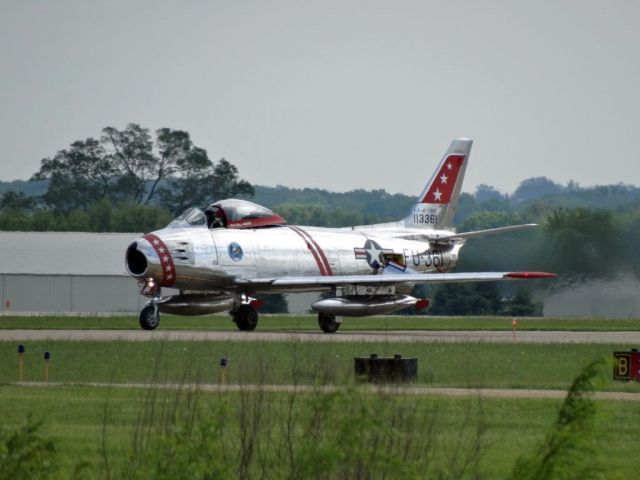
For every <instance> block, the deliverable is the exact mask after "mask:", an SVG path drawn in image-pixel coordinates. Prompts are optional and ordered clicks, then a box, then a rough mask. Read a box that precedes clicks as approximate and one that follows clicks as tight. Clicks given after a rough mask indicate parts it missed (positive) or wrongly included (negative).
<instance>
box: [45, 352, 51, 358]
mask: <svg viewBox="0 0 640 480" xmlns="http://www.w3.org/2000/svg"><path fill="white" fill-rule="evenodd" d="M50 358H51V354H50V353H49V352H44V359H45V360H49V359H50Z"/></svg>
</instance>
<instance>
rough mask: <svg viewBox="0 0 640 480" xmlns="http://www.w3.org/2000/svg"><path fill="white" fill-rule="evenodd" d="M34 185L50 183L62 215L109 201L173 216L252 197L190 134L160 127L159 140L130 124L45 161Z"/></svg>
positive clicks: (231, 169)
mask: <svg viewBox="0 0 640 480" xmlns="http://www.w3.org/2000/svg"><path fill="white" fill-rule="evenodd" d="M32 180H48V182H49V183H48V188H47V191H46V193H45V194H44V195H43V200H44V201H45V203H46V204H47V205H48V206H50V207H52V208H53V209H54V210H55V211H57V212H63V213H69V212H71V211H72V210H75V209H88V208H89V207H90V206H91V205H93V204H94V203H96V202H98V201H100V200H103V199H106V200H107V201H109V202H111V204H113V205H115V204H118V203H125V204H129V203H136V204H142V205H149V204H151V203H157V200H158V197H161V200H162V204H163V205H165V206H166V207H167V208H169V209H171V210H172V211H176V210H179V209H181V208H184V207H186V206H188V205H193V204H201V203H203V202H205V201H208V200H211V199H213V198H219V197H224V196H229V195H252V194H253V187H252V186H251V185H250V184H249V183H248V182H246V181H245V180H240V179H239V178H238V170H237V168H236V167H235V166H233V165H232V164H231V163H229V162H228V161H226V160H224V159H223V160H221V161H220V162H218V164H214V163H213V162H212V161H211V160H210V159H209V157H208V155H207V152H206V150H204V149H202V148H199V147H196V146H194V145H193V143H192V141H191V138H190V136H189V133H187V132H185V131H182V130H172V129H170V128H161V129H159V130H157V131H156V132H155V140H154V139H153V137H152V135H151V133H150V132H149V130H148V129H146V128H143V127H141V126H140V125H137V124H134V123H131V124H129V125H127V126H126V128H125V129H124V130H118V129H117V128H115V127H106V128H104V129H103V130H102V135H101V137H100V140H96V139H93V138H88V139H86V140H84V141H81V140H78V141H76V142H73V143H72V144H71V145H70V147H69V148H68V149H64V150H60V151H59V152H58V153H57V154H56V155H55V156H54V157H53V158H45V159H43V160H42V162H41V166H40V170H39V171H38V172H37V173H36V174H34V175H33V177H32Z"/></svg>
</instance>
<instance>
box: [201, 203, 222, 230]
mask: <svg viewBox="0 0 640 480" xmlns="http://www.w3.org/2000/svg"><path fill="white" fill-rule="evenodd" d="M204 214H205V215H206V217H207V227H209V228H223V227H224V226H225V224H226V222H225V218H224V213H222V210H221V209H220V208H219V207H213V206H211V207H207V209H206V210H205V211H204Z"/></svg>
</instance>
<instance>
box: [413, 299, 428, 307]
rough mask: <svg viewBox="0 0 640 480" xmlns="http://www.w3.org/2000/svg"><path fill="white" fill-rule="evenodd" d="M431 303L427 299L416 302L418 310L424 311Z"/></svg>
mask: <svg viewBox="0 0 640 480" xmlns="http://www.w3.org/2000/svg"><path fill="white" fill-rule="evenodd" d="M430 303H431V302H430V301H429V300H427V299H426V298H423V299H420V300H418V301H417V302H416V305H415V307H416V310H422V309H425V308H427V307H428V306H429V304H430Z"/></svg>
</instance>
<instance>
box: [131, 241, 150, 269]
mask: <svg viewBox="0 0 640 480" xmlns="http://www.w3.org/2000/svg"><path fill="white" fill-rule="evenodd" d="M125 265H126V267H127V271H128V272H129V273H130V274H131V275H133V276H134V277H141V276H143V275H144V274H145V272H146V271H147V267H148V263H147V257H146V256H145V255H144V253H142V252H141V251H140V250H138V242H133V243H132V244H131V245H129V248H127V254H126V255H125Z"/></svg>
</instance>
